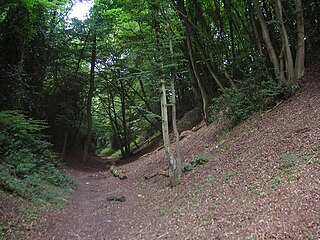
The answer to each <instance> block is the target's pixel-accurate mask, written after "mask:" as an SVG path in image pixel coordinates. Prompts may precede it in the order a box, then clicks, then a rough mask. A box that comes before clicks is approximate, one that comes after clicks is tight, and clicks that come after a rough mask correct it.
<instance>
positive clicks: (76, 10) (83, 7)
mask: <svg viewBox="0 0 320 240" xmlns="http://www.w3.org/2000/svg"><path fill="white" fill-rule="evenodd" d="M92 6H93V0H88V1H76V3H75V4H74V6H73V7H72V9H71V12H70V15H69V17H70V18H78V19H79V20H81V21H83V20H85V19H86V18H87V17H88V14H89V11H90V8H91V7H92Z"/></svg>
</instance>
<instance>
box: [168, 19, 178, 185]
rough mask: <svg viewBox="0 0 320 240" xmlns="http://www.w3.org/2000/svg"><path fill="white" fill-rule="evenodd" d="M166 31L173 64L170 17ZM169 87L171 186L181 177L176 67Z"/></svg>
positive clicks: (172, 70) (171, 71)
mask: <svg viewBox="0 0 320 240" xmlns="http://www.w3.org/2000/svg"><path fill="white" fill-rule="evenodd" d="M167 33H168V37H169V49H170V60H171V64H172V65H173V64H174V52H173V41H172V32H171V26H170V19H169V18H167ZM170 74H171V78H170V88H171V105H172V127H173V133H174V136H175V139H176V158H175V160H176V166H175V168H173V166H174V165H170V166H169V177H170V184H171V186H172V187H174V186H177V185H179V184H180V178H181V155H180V140H179V131H178V127H177V110H176V92H175V87H174V83H175V77H176V69H175V68H174V67H171V69H170Z"/></svg>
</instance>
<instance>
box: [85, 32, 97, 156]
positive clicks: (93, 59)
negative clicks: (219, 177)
mask: <svg viewBox="0 0 320 240" xmlns="http://www.w3.org/2000/svg"><path fill="white" fill-rule="evenodd" d="M96 50H97V36H96V33H95V32H94V33H93V42H92V52H91V69H90V86H89V92H88V98H87V122H88V126H87V134H86V140H85V144H84V148H83V155H82V161H83V162H86V161H87V160H88V152H89V146H90V142H91V138H92V125H93V123H92V98H93V91H94V77H95V74H94V70H95V64H96V55H97V53H96Z"/></svg>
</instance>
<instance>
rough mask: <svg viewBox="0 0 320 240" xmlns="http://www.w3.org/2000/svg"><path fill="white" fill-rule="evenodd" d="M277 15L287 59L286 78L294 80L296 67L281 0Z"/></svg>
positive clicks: (277, 3)
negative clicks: (294, 67)
mask: <svg viewBox="0 0 320 240" xmlns="http://www.w3.org/2000/svg"><path fill="white" fill-rule="evenodd" d="M276 15H277V20H278V25H279V29H280V36H281V43H282V49H283V51H284V54H283V55H284V61H285V67H286V69H285V72H286V80H287V81H288V82H294V81H295V77H294V69H293V58H292V53H291V49H290V43H289V38H288V33H287V30H286V27H285V26H284V22H283V17H282V3H281V0H276Z"/></svg>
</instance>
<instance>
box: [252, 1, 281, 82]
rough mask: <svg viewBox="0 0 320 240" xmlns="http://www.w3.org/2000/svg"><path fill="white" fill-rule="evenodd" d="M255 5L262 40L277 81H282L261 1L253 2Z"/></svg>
mask: <svg viewBox="0 0 320 240" xmlns="http://www.w3.org/2000/svg"><path fill="white" fill-rule="evenodd" d="M252 2H253V4H254V7H255V10H256V13H257V18H258V22H259V24H260V26H261V31H262V38H263V41H264V43H265V45H266V47H267V51H268V54H269V58H270V60H271V62H272V64H273V67H274V72H275V75H276V78H277V80H280V79H281V78H280V66H279V63H278V58H277V55H276V52H275V50H274V47H273V45H272V42H271V39H270V35H269V31H268V27H267V24H266V22H265V20H264V16H263V14H262V11H261V6H260V2H259V0H252Z"/></svg>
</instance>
